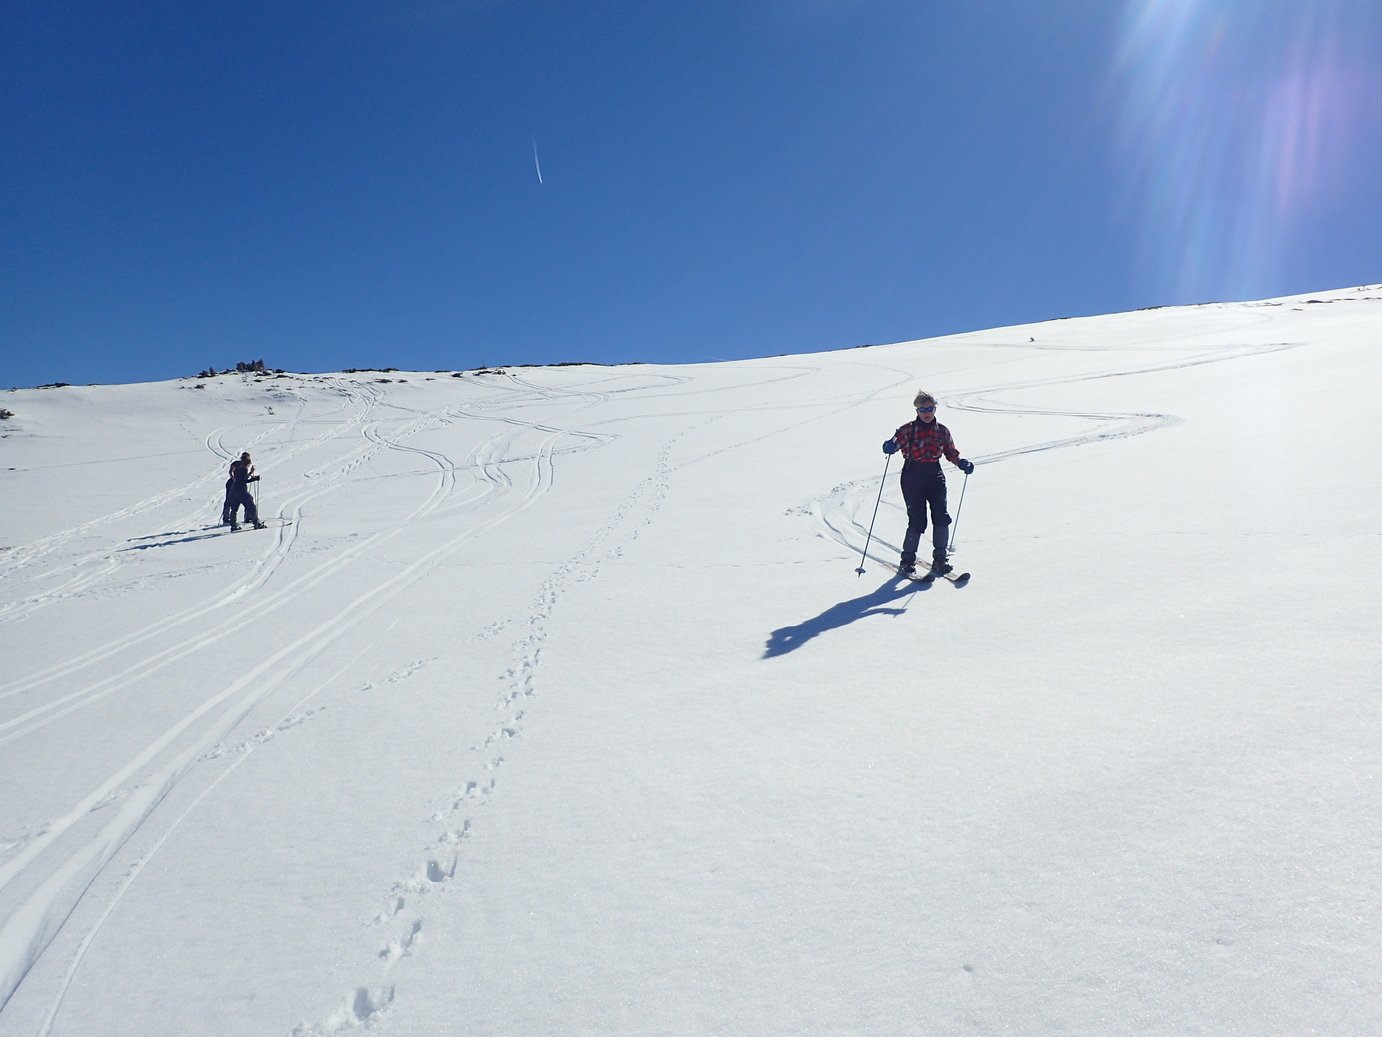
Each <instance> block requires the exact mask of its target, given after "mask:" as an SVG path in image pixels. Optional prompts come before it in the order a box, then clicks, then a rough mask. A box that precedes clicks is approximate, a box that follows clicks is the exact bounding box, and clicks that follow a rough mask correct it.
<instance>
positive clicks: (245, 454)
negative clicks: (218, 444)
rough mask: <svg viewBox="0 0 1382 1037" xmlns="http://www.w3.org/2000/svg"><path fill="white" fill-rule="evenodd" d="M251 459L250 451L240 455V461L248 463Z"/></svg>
mask: <svg viewBox="0 0 1382 1037" xmlns="http://www.w3.org/2000/svg"><path fill="white" fill-rule="evenodd" d="M249 459H250V452H249V451H248V450H246V451H245V452H244V453H243V454H241V455H240V460H241V461H248V460H249Z"/></svg>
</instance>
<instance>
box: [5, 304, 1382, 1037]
mask: <svg viewBox="0 0 1382 1037" xmlns="http://www.w3.org/2000/svg"><path fill="white" fill-rule="evenodd" d="M922 388H924V389H928V390H930V391H931V392H933V393H934V394H936V395H937V396H938V397H939V399H940V401H941V409H940V420H941V421H942V422H944V423H945V424H946V425H948V426H949V427H950V429H951V430H952V432H953V433H954V436H955V440H956V442H957V444H958V446H959V448H960V451H961V453H962V454H964V455H965V456H966V457H968V458H971V459H973V460H974V461H975V462H976V464H977V469H976V471H975V473H974V475H972V476H971V477H970V478H969V479H968V482H967V485H966V480H965V479H964V477H963V476H962V475H961V474H960V473H959V472H957V471H955V470H954V469H953V468H949V466H948V465H947V466H946V467H947V470H948V472H949V483H950V494H951V496H950V510H951V513H952V514H955V513H956V512H958V513H959V514H958V522H957V524H956V527H955V543H954V547H955V561H956V562H957V563H958V565H959V566H960V567H961V568H963V569H967V570H970V571H972V573H973V578H972V580H971V581H970V582H969V584H968V585H967V586H962V587H957V586H955V585H953V584H951V583H949V582H947V581H938V582H936V583H935V584H934V585H929V586H927V585H921V584H918V583H913V582H910V581H904V580H901V579H899V578H897V577H896V576H895V574H894V571H893V567H894V565H895V563H896V559H897V553H898V545H899V543H900V541H901V537H902V532H903V527H904V524H905V516H904V514H903V511H902V507H901V498H900V493H899V490H898V485H897V472H898V466H897V464H896V462H895V461H893V462H892V466H891V467H890V469H889V471H888V475H887V480H886V485H884V487H883V493H882V500H881V505H880V506H879V507H878V513H877V524H876V526H875V528H874V532H873V541H872V546H871V547H870V548H869V552H868V558H867V560H866V561H865V563H864V568H865V570H866V571H865V572H864V574H863V575H862V576H861V575H857V574H856V572H855V569H856V568H857V567H859V565H860V552H861V549H862V548H863V546H864V541H865V537H866V533H867V530H868V528H869V524H870V521H871V518H872V516H873V512H874V507H875V502H876V501H877V500H878V493H879V488H880V479H881V478H882V476H883V470H884V465H885V458H884V455H883V453H882V451H881V449H880V446H881V444H882V442H883V441H884V440H885V439H887V438H888V437H889V436H890V435H891V434H892V432H893V430H894V429H895V428H897V427H898V426H899V425H901V424H903V423H904V422H906V421H909V420H911V418H912V417H913V416H914V414H913V412H912V409H911V401H912V397H913V395H914V393H915V392H916V391H917V390H918V389H922ZM0 405H3V406H4V407H6V408H8V409H10V410H12V411H13V412H14V417H13V418H10V419H9V420H7V421H5V422H3V423H2V424H0V434H3V438H0V500H2V501H3V503H2V504H0V652H3V664H2V668H0V1005H3V1007H0V1035H3V1037H11V1035H26V1037H28V1035H49V1034H51V1035H54V1037H57V1035H64V1037H65V1035H76V1037H102V1035H130V1034H139V1035H237V1037H239V1035H260V1034H265V1035H278V1037H286V1035H289V1034H297V1035H305V1034H318V1035H319V1034H335V1033H340V1032H349V1031H352V1030H355V1029H357V1028H359V1029H364V1030H368V1031H370V1032H377V1033H380V1034H390V1035H399V1037H413V1035H452V1034H456V1035H483V1034H506V1035H512V1034H518V1035H531V1034H544V1035H545V1034H553V1035H565V1034H639V1035H642V1034H673V1035H680V1034H735V1035H738V1034H744V1035H778V1034H865V1035H879V1034H907V1035H936V1034H939V1035H951V1034H954V1035H971V1034H973V1035H987V1034H1016V1035H1032V1034H1038V1035H1040V1034H1097V1035H1106V1034H1134V1033H1135V1034H1166V1035H1184V1034H1205V1035H1215V1037H1222V1035H1230V1034H1251V1035H1267V1034H1271V1035H1278V1034H1327V1035H1331V1037H1338V1035H1377V1034H1379V1033H1382V924H1380V923H1382V665H1380V664H1382V650H1380V649H1382V638H1379V614H1382V590H1380V589H1379V588H1382V545H1380V544H1379V533H1382V481H1379V478H1378V474H1377V473H1378V460H1377V448H1378V444H1379V436H1378V432H1377V427H1378V423H1379V414H1380V413H1382V286H1373V287H1365V288H1350V289H1347V290H1340V291H1334V292H1327V293H1323V294H1319V295H1314V296H1301V297H1298V298H1290V299H1279V300H1271V301H1266V302H1256V303H1241V304H1215V305H1205V306H1197V307H1186V308H1177V309H1162V310H1154V311H1145V312H1138V313H1129V314H1120V315H1114V316H1106V317H1096V318H1086V319H1072V320H1063V321H1053V322H1049V323H1043V324H1037V325H1031V326H1026V327H1015V328H1005V329H1001V330H996V331H990V332H982V333H975V334H967V335H958V336H954V337H950V338H944V339H936V340H930V341H923V342H912V343H906V344H901V345H894V346H886V347H881V346H880V347H871V348H860V349H851V350H845V351H841V352H834V353H824V354H819V355H809V356H787V357H777V358H773V359H765V360H755V361H747V362H738V363H724V364H711V365H694V366H685V367H654V366H621V367H597V366H561V367H552V368H527V369H522V368H512V369H507V370H506V371H504V372H502V373H493V372H490V373H479V374H477V373H466V374H464V375H461V376H453V375H452V374H451V373H449V372H445V373H439V374H438V373H387V374H382V373H370V374H360V373H356V374H332V375H289V376H285V377H278V378H275V377H269V378H261V377H257V376H252V375H231V376H221V377H218V378H215V379H211V380H207V381H197V380H194V379H188V380H184V381H176V382H166V383H156V384H142V385H122V386H106V387H102V386H92V387H85V388H82V387H69V388H54V389H45V390H38V389H34V390H24V391H17V392H13V393H5V394H0ZM241 450H249V451H251V453H252V454H253V456H254V460H255V463H256V464H257V466H258V470H259V472H260V473H261V475H262V480H261V482H260V483H259V484H258V485H259V487H260V504H261V507H262V509H263V512H264V514H265V517H266V518H267V519H268V521H269V523H270V525H269V528H267V529H265V530H262V531H254V530H245V531H242V532H239V533H233V534H232V533H229V532H225V531H223V530H222V529H221V528H218V527H216V526H215V525H214V523H215V522H217V521H218V519H219V517H220V514H219V513H220V506H221V498H222V493H223V482H224V479H225V471H226V463H227V460H228V459H229V458H231V457H233V456H236V455H238V454H239V452H240V451H241ZM962 488H963V489H964V500H963V505H962V506H960V500H959V498H960V492H961V489H962Z"/></svg>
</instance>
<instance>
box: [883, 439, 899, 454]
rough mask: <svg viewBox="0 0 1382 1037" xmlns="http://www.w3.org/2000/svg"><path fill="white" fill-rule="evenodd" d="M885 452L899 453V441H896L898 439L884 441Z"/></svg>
mask: <svg viewBox="0 0 1382 1037" xmlns="http://www.w3.org/2000/svg"><path fill="white" fill-rule="evenodd" d="M883 453H885V454H895V453H897V442H896V440H892V439H890V440H888V441H887V442H886V443H884V444H883Z"/></svg>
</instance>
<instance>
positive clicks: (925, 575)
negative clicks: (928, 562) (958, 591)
mask: <svg viewBox="0 0 1382 1037" xmlns="http://www.w3.org/2000/svg"><path fill="white" fill-rule="evenodd" d="M902 575H904V576H906V577H907V579H909V580H912V581H913V582H915V583H927V584H930V583H935V582H936V580H937V579H946V580H949V581H950V582H951V583H953V584H954V585H955V586H956V587H963V586H964V585H965V584H966V583H968V582H969V576H970V574H969V573H967V572H963V573H962V572H959V571H957V570H955V569H951V570H950V571H949V572H944V573H938V572H936V570H934V569H928V570H926V572H917V573H903V574H902Z"/></svg>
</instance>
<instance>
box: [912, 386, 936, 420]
mask: <svg viewBox="0 0 1382 1037" xmlns="http://www.w3.org/2000/svg"><path fill="white" fill-rule="evenodd" d="M912 406H913V407H915V408H916V409H917V414H919V415H920V416H921V417H923V418H925V419H926V420H928V421H929V420H931V419H932V418H934V417H935V416H936V398H935V397H934V396H932V395H931V394H930V393H929V392H925V391H923V392H919V393H917V396H916V399H914V400H913V401H912Z"/></svg>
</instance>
